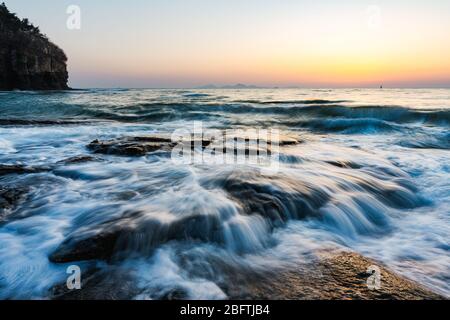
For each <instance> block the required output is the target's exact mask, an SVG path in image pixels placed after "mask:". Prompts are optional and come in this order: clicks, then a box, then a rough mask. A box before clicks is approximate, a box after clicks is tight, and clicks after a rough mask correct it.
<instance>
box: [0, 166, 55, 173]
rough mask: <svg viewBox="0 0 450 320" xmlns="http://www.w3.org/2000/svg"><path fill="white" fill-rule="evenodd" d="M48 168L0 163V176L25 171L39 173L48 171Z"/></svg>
mask: <svg viewBox="0 0 450 320" xmlns="http://www.w3.org/2000/svg"><path fill="white" fill-rule="evenodd" d="M48 170H49V169H48V168H37V167H27V166H24V165H18V164H14V165H4V164H0V176H4V175H8V174H27V173H39V172H45V171H48Z"/></svg>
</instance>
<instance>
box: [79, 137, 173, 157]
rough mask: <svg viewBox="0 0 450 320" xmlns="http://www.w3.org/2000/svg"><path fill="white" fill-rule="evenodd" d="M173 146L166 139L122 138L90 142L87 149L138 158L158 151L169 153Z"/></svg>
mask: <svg viewBox="0 0 450 320" xmlns="http://www.w3.org/2000/svg"><path fill="white" fill-rule="evenodd" d="M174 146H175V144H174V143H172V141H171V140H170V139H168V138H162V137H152V136H150V137H123V138H118V139H112V140H106V141H100V140H94V141H92V142H91V143H90V144H89V145H88V146H87V148H88V149H89V150H91V151H92V152H94V153H101V154H109V155H118V156H129V157H139V156H145V155H146V154H147V153H150V152H155V151H159V150H163V151H170V150H171V149H172V148H173V147H174Z"/></svg>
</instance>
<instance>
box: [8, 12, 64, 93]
mask: <svg viewBox="0 0 450 320" xmlns="http://www.w3.org/2000/svg"><path fill="white" fill-rule="evenodd" d="M66 62H67V57H66V55H65V53H64V52H63V51H62V50H61V49H60V48H58V47H57V46H56V45H54V44H53V43H51V42H50V41H49V39H47V37H46V36H45V35H43V34H42V33H41V32H40V31H39V28H37V27H34V26H33V25H32V24H30V23H29V21H28V19H23V20H20V19H19V18H18V17H17V16H16V15H15V14H13V13H11V12H9V10H8V9H7V8H6V5H5V4H4V3H3V4H1V5H0V90H15V89H19V90H65V89H69V88H68V86H67V80H68V77H69V76H68V72H67V66H66Z"/></svg>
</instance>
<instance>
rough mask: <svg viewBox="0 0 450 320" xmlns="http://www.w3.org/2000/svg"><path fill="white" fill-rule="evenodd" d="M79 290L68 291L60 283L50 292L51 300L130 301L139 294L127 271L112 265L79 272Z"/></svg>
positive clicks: (64, 285) (64, 284)
mask: <svg viewBox="0 0 450 320" xmlns="http://www.w3.org/2000/svg"><path fill="white" fill-rule="evenodd" d="M81 272H82V277H81V289H80V290H69V289H68V288H67V284H66V283H60V284H58V285H56V286H54V287H53V288H51V290H50V297H51V299H53V300H130V299H132V298H133V297H135V296H136V295H138V294H139V293H140V290H139V289H138V287H137V284H136V282H135V281H134V279H133V277H132V276H131V275H130V271H129V270H127V269H121V268H119V267H116V266H114V265H109V266H106V267H105V268H104V269H98V268H91V269H87V270H83V269H82V270H81Z"/></svg>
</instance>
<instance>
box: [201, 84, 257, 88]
mask: <svg viewBox="0 0 450 320" xmlns="http://www.w3.org/2000/svg"><path fill="white" fill-rule="evenodd" d="M261 88H264V87H258V86H254V85H247V84H242V83H238V84H233V85H224V86H218V85H215V84H207V85H204V86H200V87H196V89H261Z"/></svg>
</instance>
